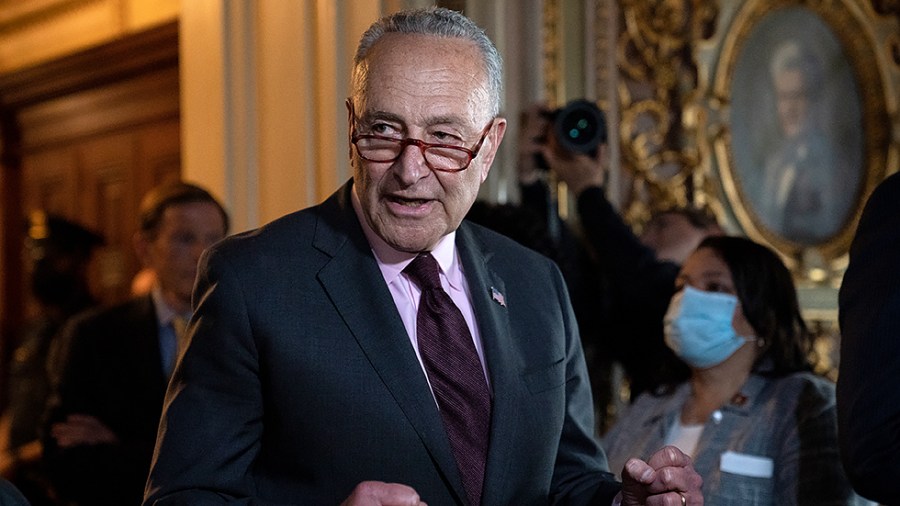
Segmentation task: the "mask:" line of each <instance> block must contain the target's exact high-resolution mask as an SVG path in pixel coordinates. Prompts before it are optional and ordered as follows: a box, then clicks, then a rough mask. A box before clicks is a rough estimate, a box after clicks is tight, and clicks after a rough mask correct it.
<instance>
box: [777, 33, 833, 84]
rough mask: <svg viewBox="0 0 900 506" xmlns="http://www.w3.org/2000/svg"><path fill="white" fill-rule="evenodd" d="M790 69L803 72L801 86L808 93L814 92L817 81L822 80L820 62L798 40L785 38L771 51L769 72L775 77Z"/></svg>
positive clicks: (820, 81)
mask: <svg viewBox="0 0 900 506" xmlns="http://www.w3.org/2000/svg"><path fill="white" fill-rule="evenodd" d="M791 70H796V71H799V72H800V73H802V74H803V79H804V83H803V87H804V89H805V90H806V93H808V94H811V95H812V94H814V93H815V91H816V89H817V83H822V82H824V81H823V80H824V75H823V74H824V73H823V70H822V64H821V62H819V60H818V58H816V56H815V55H814V54H813V53H812V52H810V51H809V50H808V49H807V48H806V47H804V46H803V45H801V44H800V43H799V42H797V41H794V40H787V41H784V42H782V43H781V44H779V45H778V46H777V47H776V48H775V51H773V53H772V59H771V61H770V63H769V74H770V75H771V76H772V77H776V76H778V75H779V74H781V73H783V72H787V71H791Z"/></svg>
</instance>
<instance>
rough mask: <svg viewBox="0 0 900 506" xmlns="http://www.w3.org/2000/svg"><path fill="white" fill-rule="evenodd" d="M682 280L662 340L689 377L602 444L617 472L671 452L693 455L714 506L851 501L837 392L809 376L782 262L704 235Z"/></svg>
mask: <svg viewBox="0 0 900 506" xmlns="http://www.w3.org/2000/svg"><path fill="white" fill-rule="evenodd" d="M677 284H678V291H677V292H676V294H675V295H674V296H673V297H672V301H671V303H670V305H669V310H668V312H667V313H666V316H665V322H664V325H665V340H666V344H667V345H668V346H669V347H670V348H671V349H672V351H674V352H675V354H676V355H677V356H678V357H679V358H680V359H681V360H683V361H684V362H685V363H686V364H687V365H688V366H689V367H690V370H691V375H690V377H689V378H687V379H685V380H684V381H680V382H673V383H672V384H671V385H669V386H668V387H667V388H663V389H659V390H657V391H655V392H652V393H645V394H643V395H641V396H640V397H638V399H637V400H636V401H635V403H634V404H632V405H631V406H630V407H629V408H628V409H627V410H625V411H624V412H623V413H622V415H621V416H620V417H619V419H618V421H617V422H616V424H615V425H614V426H613V428H612V429H611V430H610V431H609V432H608V433H607V434H606V436H605V438H604V448H605V449H606V450H607V456H608V458H609V463H610V469H612V470H613V471H618V470H621V469H622V467H623V466H624V465H625V462H626V460H627V459H628V458H629V457H632V456H639V457H641V456H647V455H649V454H651V453H652V452H653V451H655V450H657V449H659V448H660V447H662V446H664V445H673V446H677V447H678V448H680V449H681V450H682V451H684V452H685V453H687V454H689V455H691V457H692V458H693V461H694V468H695V469H696V470H697V472H698V473H699V474H700V475H701V476H702V477H703V493H704V498H705V504H706V505H707V506H722V505H735V506H736V505H740V506H752V505H779V506H781V505H796V504H809V505H813V504H814V505H817V506H821V505H844V504H853V503H854V501H855V500H856V499H855V497H854V494H853V492H852V490H851V488H850V485H849V484H848V481H847V478H846V477H845V475H844V472H843V470H842V468H841V463H840V458H839V455H838V449H837V434H836V432H837V430H836V424H837V419H836V412H835V393H834V384H833V383H832V382H831V381H829V380H827V379H825V378H822V377H820V376H818V375H816V374H814V373H813V372H812V364H811V363H810V355H811V354H812V345H813V343H812V337H811V335H810V333H809V331H808V330H807V328H806V325H805V324H804V322H803V319H802V317H801V315H800V309H799V306H798V303H797V294H796V290H795V288H794V284H793V281H792V279H791V275H790V273H789V272H788V270H787V268H786V267H785V266H784V264H783V263H782V262H781V260H780V259H779V258H778V256H777V255H776V254H775V253H773V252H772V251H771V250H769V249H768V248H766V247H764V246H762V245H759V244H757V243H755V242H753V241H750V240H748V239H744V238H740V237H721V236H719V237H709V238H707V239H705V240H704V241H703V242H702V243H701V244H700V246H699V247H698V248H697V250H696V251H694V253H692V254H691V256H690V257H689V258H688V259H687V261H686V262H685V263H684V265H683V266H682V268H681V272H680V274H679V276H678V281H677Z"/></svg>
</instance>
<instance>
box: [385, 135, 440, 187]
mask: <svg viewBox="0 0 900 506" xmlns="http://www.w3.org/2000/svg"><path fill="white" fill-rule="evenodd" d="M393 170H394V174H396V175H397V178H398V179H400V181H402V182H403V183H404V184H407V185H411V184H413V183H415V182H416V181H418V180H419V179H422V178H424V177H427V176H428V175H429V174H430V173H431V169H429V168H428V164H427V163H425V152H424V151H422V148H421V147H419V146H417V145H415V144H407V145H406V146H404V147H403V151H401V152H400V157H398V158H397V161H395V162H394V166H393Z"/></svg>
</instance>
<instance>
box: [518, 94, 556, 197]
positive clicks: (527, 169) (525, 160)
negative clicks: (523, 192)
mask: <svg viewBox="0 0 900 506" xmlns="http://www.w3.org/2000/svg"><path fill="white" fill-rule="evenodd" d="M549 127H550V122H549V120H548V119H547V107H546V105H545V104H534V105H532V106H530V107H528V108H527V109H525V110H524V111H522V117H521V126H520V128H519V159H518V165H517V171H518V175H519V183H521V184H523V185H530V184H533V183H535V182H536V181H538V180H539V179H541V177H542V175H543V172H544V171H543V170H541V168H540V167H538V163H537V158H536V155H538V154H539V153H541V150H542V149H543V147H544V144H545V143H546V141H547V129H548V128H549Z"/></svg>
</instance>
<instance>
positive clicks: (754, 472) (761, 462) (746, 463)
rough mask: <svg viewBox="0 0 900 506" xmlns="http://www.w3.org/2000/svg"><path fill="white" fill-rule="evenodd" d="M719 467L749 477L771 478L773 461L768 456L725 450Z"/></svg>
mask: <svg viewBox="0 0 900 506" xmlns="http://www.w3.org/2000/svg"><path fill="white" fill-rule="evenodd" d="M719 469H720V470H721V471H723V472H726V473H731V474H738V475H741V476H749V477H751V478H771V477H772V474H773V472H774V471H775V463H774V462H772V459H770V458H769V457H760V456H758V455H748V454H746V453H738V452H732V451H727V452H725V453H723V454H722V458H721V460H720V462H719Z"/></svg>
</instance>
